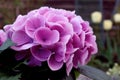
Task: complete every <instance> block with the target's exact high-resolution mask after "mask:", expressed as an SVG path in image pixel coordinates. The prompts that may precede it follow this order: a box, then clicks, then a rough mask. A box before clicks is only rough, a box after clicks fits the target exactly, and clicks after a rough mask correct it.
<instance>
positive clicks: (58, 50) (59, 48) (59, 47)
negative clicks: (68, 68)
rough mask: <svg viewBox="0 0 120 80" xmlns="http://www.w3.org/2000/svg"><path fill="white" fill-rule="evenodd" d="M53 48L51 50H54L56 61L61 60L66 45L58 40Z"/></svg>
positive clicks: (63, 56)
mask: <svg viewBox="0 0 120 80" xmlns="http://www.w3.org/2000/svg"><path fill="white" fill-rule="evenodd" d="M53 49H54V50H53V51H54V52H55V59H56V61H58V62H61V61H63V60H64V58H65V53H66V45H65V44H64V43H61V42H59V43H57V44H55V46H54V48H53Z"/></svg>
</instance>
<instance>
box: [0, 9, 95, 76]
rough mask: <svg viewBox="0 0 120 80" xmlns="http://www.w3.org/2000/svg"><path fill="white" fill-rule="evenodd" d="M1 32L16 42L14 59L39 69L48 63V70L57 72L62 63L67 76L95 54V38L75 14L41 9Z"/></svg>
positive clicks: (84, 22)
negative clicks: (24, 60) (23, 60)
mask: <svg viewBox="0 0 120 80" xmlns="http://www.w3.org/2000/svg"><path fill="white" fill-rule="evenodd" d="M4 30H5V32H6V34H7V36H8V37H9V38H10V39H11V40H12V41H13V42H14V43H15V45H14V46H12V47H11V48H12V49H14V50H16V51H18V52H19V53H18V54H16V59H17V60H21V59H23V58H25V59H28V63H27V64H28V65H30V66H42V63H43V62H47V63H48V66H49V68H50V69H51V70H52V71H56V70H59V69H61V68H62V67H63V64H65V65H66V73H67V75H69V73H70V72H71V70H72V68H73V67H74V68H77V67H78V63H79V64H81V65H85V64H87V62H88V61H89V60H90V58H91V56H92V55H93V54H95V53H97V45H96V36H95V35H94V34H93V30H92V28H91V27H90V25H89V22H87V21H84V20H83V19H82V18H81V16H78V15H76V14H75V11H67V10H64V9H54V8H49V7H41V8H39V9H35V10H32V11H30V12H29V13H28V14H26V15H19V16H18V17H17V19H16V20H15V22H14V23H13V24H10V25H6V26H5V27H4ZM1 32H2V31H1ZM1 32H0V34H1ZM1 36H2V35H1ZM1 36H0V38H1V41H3V39H2V38H3V37H1ZM4 40H5V39H4ZM21 51H22V53H21ZM26 51H29V52H27V53H26Z"/></svg>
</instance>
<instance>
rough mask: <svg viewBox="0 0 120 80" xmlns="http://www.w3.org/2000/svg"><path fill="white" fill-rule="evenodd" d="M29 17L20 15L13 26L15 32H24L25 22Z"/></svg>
mask: <svg viewBox="0 0 120 80" xmlns="http://www.w3.org/2000/svg"><path fill="white" fill-rule="evenodd" d="M26 19H27V16H26V15H24V16H23V15H19V16H18V17H17V19H16V20H15V22H14V23H13V25H12V29H13V30H24V26H25V22H26Z"/></svg>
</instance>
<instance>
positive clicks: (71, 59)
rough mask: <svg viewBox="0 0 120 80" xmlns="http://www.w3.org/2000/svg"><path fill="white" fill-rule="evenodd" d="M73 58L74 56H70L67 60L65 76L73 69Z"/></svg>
mask: <svg viewBox="0 0 120 80" xmlns="http://www.w3.org/2000/svg"><path fill="white" fill-rule="evenodd" d="M73 57H74V54H72V55H71V56H70V58H69V60H68V61H67V62H66V72H67V75H68V76H69V74H70V71H71V70H72V68H73Z"/></svg>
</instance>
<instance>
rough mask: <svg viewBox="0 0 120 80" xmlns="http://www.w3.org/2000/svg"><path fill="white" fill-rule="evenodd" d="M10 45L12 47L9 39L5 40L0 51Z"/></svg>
mask: <svg viewBox="0 0 120 80" xmlns="http://www.w3.org/2000/svg"><path fill="white" fill-rule="evenodd" d="M12 45H14V43H13V42H12V41H11V40H10V39H7V40H6V42H5V43H3V44H2V46H0V51H3V50H5V49H7V48H8V47H10V46H12Z"/></svg>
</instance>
